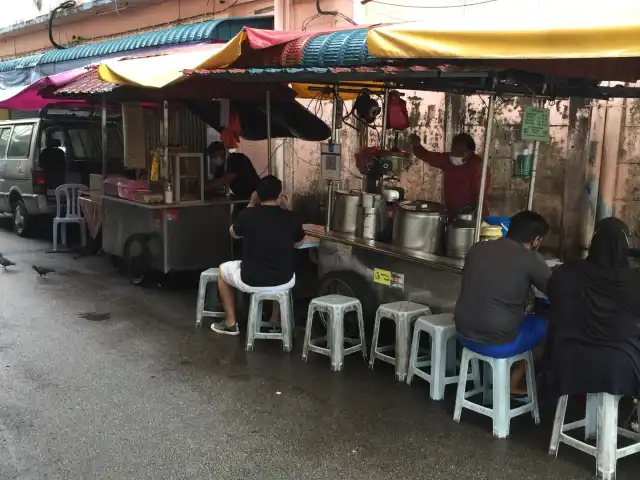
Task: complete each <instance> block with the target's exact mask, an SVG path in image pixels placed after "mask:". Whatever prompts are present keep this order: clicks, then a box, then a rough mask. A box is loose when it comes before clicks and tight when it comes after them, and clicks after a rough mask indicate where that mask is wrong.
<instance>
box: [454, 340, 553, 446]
mask: <svg viewBox="0 0 640 480" xmlns="http://www.w3.org/2000/svg"><path fill="white" fill-rule="evenodd" d="M473 360H478V361H480V362H485V365H487V366H490V367H491V369H490V370H491V376H492V377H493V405H492V408H488V407H485V406H483V405H479V404H477V403H474V402H471V401H470V400H467V399H468V398H470V397H472V396H474V395H477V394H478V393H480V391H479V390H478V389H477V388H474V389H473V390H472V391H470V392H466V388H467V379H468V372H469V362H471V361H473ZM521 360H524V361H525V362H527V365H526V379H527V397H526V399H525V400H524V402H523V403H524V405H522V406H519V407H517V408H511V385H510V383H511V366H512V365H513V364H514V363H515V362H519V361H521ZM489 376H490V375H489V368H485V375H484V378H483V379H482V384H483V386H482V391H483V393H484V398H485V400H486V399H488V397H489V394H488V393H489V388H490V387H489V386H490V384H489ZM463 408H468V409H469V410H472V411H474V412H476V413H479V414H481V415H486V416H487V417H491V418H492V419H493V435H494V436H495V437H498V438H507V437H508V436H509V424H510V423H511V419H512V418H514V417H517V416H519V415H523V414H525V413H528V412H531V416H532V417H533V421H534V422H535V424H536V425H539V424H540V413H539V411H538V394H537V392H536V378H535V372H534V369H533V354H532V353H531V351H528V352H525V353H523V354H520V355H516V356H514V357H510V358H492V357H486V356H484V355H480V354H479V353H475V352H472V351H471V350H469V349H468V348H464V349H463V350H462V360H461V361H460V377H459V379H458V391H457V394H456V406H455V410H454V414H453V419H454V420H455V421H456V422H459V421H460V415H461V414H462V409H463Z"/></svg>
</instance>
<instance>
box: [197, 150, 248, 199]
mask: <svg viewBox="0 0 640 480" xmlns="http://www.w3.org/2000/svg"><path fill="white" fill-rule="evenodd" d="M226 153H227V150H226V149H225V147H224V145H223V144H222V142H212V143H211V144H210V145H209V146H208V147H207V157H208V158H209V160H210V165H211V164H213V166H214V167H215V169H216V171H215V180H213V181H212V182H210V183H209V184H208V185H207V186H206V187H205V190H207V191H211V190H216V189H218V188H220V187H226V186H228V187H229V188H231V191H232V192H233V194H234V195H235V196H236V197H237V198H239V199H243V200H249V199H251V195H252V194H253V192H255V190H256V187H257V186H258V182H260V176H259V175H258V173H257V172H256V169H255V168H253V164H252V163H251V160H249V157H247V156H246V155H245V154H243V153H231V154H229V156H228V157H226V168H225V156H226Z"/></svg>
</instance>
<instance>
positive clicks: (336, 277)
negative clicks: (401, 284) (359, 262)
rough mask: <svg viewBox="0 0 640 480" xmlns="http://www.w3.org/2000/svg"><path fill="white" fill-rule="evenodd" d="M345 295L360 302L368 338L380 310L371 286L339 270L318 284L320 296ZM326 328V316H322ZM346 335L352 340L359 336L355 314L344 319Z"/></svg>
mask: <svg viewBox="0 0 640 480" xmlns="http://www.w3.org/2000/svg"><path fill="white" fill-rule="evenodd" d="M332 294H333V295H344V296H345V297H353V298H357V299H358V300H360V303H361V304H362V316H363V318H364V328H365V332H366V336H367V337H370V336H371V334H372V332H373V321H374V319H375V314H376V310H377V308H378V297H377V296H376V293H375V291H374V290H373V287H372V286H371V284H370V283H369V282H368V281H367V280H366V279H365V278H364V277H362V276H361V275H359V274H357V273H356V272H353V271H350V270H338V271H334V272H329V273H327V274H326V275H325V276H324V277H322V278H321V279H320V281H319V282H318V296H323V295H332ZM320 318H321V320H322V322H323V323H324V324H325V326H326V318H325V316H324V314H321V315H320ZM344 330H345V335H346V336H348V337H351V338H356V337H357V336H358V318H357V316H356V314H355V312H350V313H348V314H347V315H346V317H345V319H344Z"/></svg>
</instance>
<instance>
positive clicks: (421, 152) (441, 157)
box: [409, 134, 451, 170]
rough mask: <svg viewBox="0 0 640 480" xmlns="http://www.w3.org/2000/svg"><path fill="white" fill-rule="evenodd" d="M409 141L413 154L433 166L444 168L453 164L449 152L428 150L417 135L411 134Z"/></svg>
mask: <svg viewBox="0 0 640 480" xmlns="http://www.w3.org/2000/svg"><path fill="white" fill-rule="evenodd" d="M409 143H411V148H412V150H413V154H414V155H415V156H416V157H418V158H419V159H420V160H422V161H423V162H426V163H428V164H429V165H431V166H432V167H435V168H439V169H440V170H444V169H445V168H447V167H448V166H449V165H451V164H450V162H449V154H448V153H442V152H432V151H430V150H427V149H426V148H424V147H423V146H422V144H421V143H420V137H418V136H417V135H415V134H411V135H410V136H409Z"/></svg>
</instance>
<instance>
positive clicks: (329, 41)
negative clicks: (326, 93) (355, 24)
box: [301, 28, 377, 67]
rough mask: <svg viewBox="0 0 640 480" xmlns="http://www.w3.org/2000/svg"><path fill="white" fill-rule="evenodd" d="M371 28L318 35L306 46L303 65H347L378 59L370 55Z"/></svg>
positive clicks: (366, 62)
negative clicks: (368, 40) (368, 41)
mask: <svg viewBox="0 0 640 480" xmlns="http://www.w3.org/2000/svg"><path fill="white" fill-rule="evenodd" d="M368 31H369V28H360V29H357V30H343V31H338V32H332V33H326V34H320V35H316V36H315V37H313V38H311V39H310V40H309V41H308V42H307V43H306V44H305V46H304V50H303V54H302V62H301V65H302V66H303V67H347V66H355V65H366V64H370V63H372V62H374V61H376V60H377V59H376V58H375V57H371V56H370V55H369V49H368V47H367V32H368Z"/></svg>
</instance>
